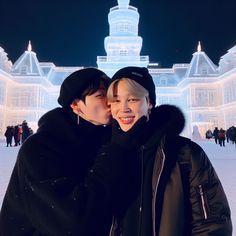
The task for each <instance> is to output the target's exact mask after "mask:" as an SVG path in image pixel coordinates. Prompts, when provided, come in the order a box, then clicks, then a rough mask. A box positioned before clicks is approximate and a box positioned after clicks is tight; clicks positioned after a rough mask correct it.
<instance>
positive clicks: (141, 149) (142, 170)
mask: <svg viewBox="0 0 236 236" xmlns="http://www.w3.org/2000/svg"><path fill="white" fill-rule="evenodd" d="M140 151H141V186H140V189H141V193H140V203H139V225H138V236H140V235H141V224H142V210H143V209H142V208H143V184H144V183H143V182H144V157H143V152H144V146H141V148H140Z"/></svg>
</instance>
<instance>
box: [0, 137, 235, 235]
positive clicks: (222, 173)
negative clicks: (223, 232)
mask: <svg viewBox="0 0 236 236" xmlns="http://www.w3.org/2000/svg"><path fill="white" fill-rule="evenodd" d="M196 142H197V143H198V144H200V146H201V147H202V148H203V149H204V150H205V152H206V153H207V155H208V156H209V158H210V160H211V162H212V164H213V166H214V167H215V169H216V172H217V174H218V176H219V178H220V179H221V182H222V184H223V187H224V190H225V192H226V195H227V197H228V201H229V204H230V208H231V213H232V222H233V228H234V229H236V146H235V145H231V144H228V143H226V146H225V147H220V146H219V145H216V144H215V143H214V141H213V140H199V141H196ZM18 150H19V146H18V147H6V145H5V143H4V142H3V141H0V207H1V205H2V200H3V197H4V194H5V191H6V188H7V184H8V181H9V178H10V175H11V172H12V168H13V166H14V163H15V160H16V155H17V152H18ZM234 231H235V232H234V234H233V235H234V236H236V230H234Z"/></svg>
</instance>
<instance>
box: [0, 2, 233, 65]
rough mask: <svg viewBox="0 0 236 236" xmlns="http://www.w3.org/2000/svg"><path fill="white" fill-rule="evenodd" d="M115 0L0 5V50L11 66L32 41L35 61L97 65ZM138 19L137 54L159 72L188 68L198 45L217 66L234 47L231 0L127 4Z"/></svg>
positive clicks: (102, 51)
mask: <svg viewBox="0 0 236 236" xmlns="http://www.w3.org/2000/svg"><path fill="white" fill-rule="evenodd" d="M116 5H117V1H116V0H85V1H81V0H57V1H55V0H37V1H32V0H7V1H6V0H5V1H4V0H0V11H1V14H0V46H1V47H3V48H4V50H5V51H6V53H7V54H8V57H9V59H10V60H12V62H13V63H14V62H15V61H16V59H17V58H18V57H20V56H21V54H22V53H23V52H24V51H25V50H26V49H27V45H28V41H29V40H31V43H32V47H33V51H34V52H36V53H37V57H38V60H39V61H40V62H53V63H54V64H55V65H56V66H96V57H97V56H105V55H106V54H105V49H104V38H105V37H106V36H108V35H109V25H108V19H107V17H108V13H109V9H110V8H111V7H113V6H116ZM130 5H132V6H134V7H137V8H138V12H139V14H140V21H139V36H141V37H142V38H143V47H142V51H141V54H140V55H149V59H150V62H158V63H159V64H160V67H162V68H163V67H172V65H173V63H189V62H190V60H191V58H192V53H194V52H195V51H196V48H197V43H198V41H199V40H200V41H201V44H202V49H203V51H205V52H206V53H207V55H208V56H209V57H210V58H211V59H212V61H213V62H214V63H215V64H218V62H219V60H220V56H222V55H224V54H225V53H226V52H227V50H228V49H230V48H231V47H233V46H234V45H236V0H215V1H213V0H130Z"/></svg>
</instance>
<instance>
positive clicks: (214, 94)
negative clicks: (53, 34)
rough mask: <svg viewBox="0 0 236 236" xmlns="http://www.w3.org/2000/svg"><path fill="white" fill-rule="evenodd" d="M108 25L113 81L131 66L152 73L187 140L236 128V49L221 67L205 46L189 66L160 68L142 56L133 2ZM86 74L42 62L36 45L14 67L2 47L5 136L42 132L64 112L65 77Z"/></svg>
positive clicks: (0, 117) (105, 62)
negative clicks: (182, 120)
mask: <svg viewBox="0 0 236 236" xmlns="http://www.w3.org/2000/svg"><path fill="white" fill-rule="evenodd" d="M108 22H109V36H107V37H106V38H105V40H104V46H105V51H106V56H98V57H97V66H98V68H99V69H101V70H103V71H105V72H106V73H107V74H109V75H112V74H113V73H114V72H115V71H116V70H117V69H119V68H121V67H123V66H127V65H136V66H144V67H147V68H148V69H149V71H150V73H151V74H152V76H153V78H154V81H155V85H156V92H157V104H175V105H177V106H179V107H180V108H181V109H182V110H183V112H184V114H185V116H186V120H187V125H186V128H185V130H184V132H183V135H185V136H188V137H190V136H191V134H192V133H193V131H194V130H196V128H197V129H198V130H199V132H200V134H201V135H202V137H203V136H204V134H205V132H206V130H208V129H211V130H212V129H213V128H214V127H216V126H217V127H219V128H221V127H222V128H224V129H226V128H228V127H230V126H232V125H235V126H236V46H234V47H233V48H231V49H229V50H228V52H227V53H226V54H225V55H223V56H222V57H221V58H220V60H219V65H215V64H214V63H213V62H212V61H211V59H210V58H209V57H208V56H207V54H206V53H205V52H204V51H202V49H201V44H200V42H199V44H198V45H196V46H197V49H196V52H194V53H193V56H192V60H191V61H190V62H189V63H186V64H174V65H173V66H172V68H159V67H158V66H157V65H156V64H152V63H149V57H148V56H140V52H141V48H142V38H141V37H140V36H139V35H138V23H139V13H138V10H137V8H135V7H133V6H131V5H130V2H129V0H118V5H117V6H115V7H113V8H111V9H110V12H109V14H108ZM80 68H83V66H81V67H58V66H56V65H55V64H54V63H51V62H50V63H49V62H39V61H38V59H37V56H36V53H35V52H34V51H33V50H32V46H31V42H29V44H28V48H27V50H26V51H25V52H24V53H23V54H22V55H21V56H20V57H19V58H18V60H16V62H14V63H13V64H12V63H11V61H10V60H9V59H8V57H7V53H6V52H5V51H4V49H3V48H1V47H0V136H1V137H2V136H3V134H4V132H5V129H6V126H8V125H15V124H20V123H22V121H23V120H27V122H28V123H29V125H30V126H31V127H32V128H33V129H34V130H36V129H37V121H38V119H39V117H41V116H42V115H43V114H44V113H45V112H47V111H48V110H50V109H52V108H54V107H57V106H58V104H57V97H58V93H59V88H60V85H61V83H62V82H63V80H64V79H65V77H66V76H67V75H69V74H70V73H72V72H73V71H75V70H78V69H80Z"/></svg>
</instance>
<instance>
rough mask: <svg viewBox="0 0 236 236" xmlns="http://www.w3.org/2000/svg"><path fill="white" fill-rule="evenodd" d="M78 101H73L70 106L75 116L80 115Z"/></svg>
mask: <svg viewBox="0 0 236 236" xmlns="http://www.w3.org/2000/svg"><path fill="white" fill-rule="evenodd" d="M80 104H81V103H80V100H78V99H75V100H74V101H73V102H72V103H71V104H70V107H71V109H72V110H73V112H74V113H76V114H77V115H79V113H80Z"/></svg>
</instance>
